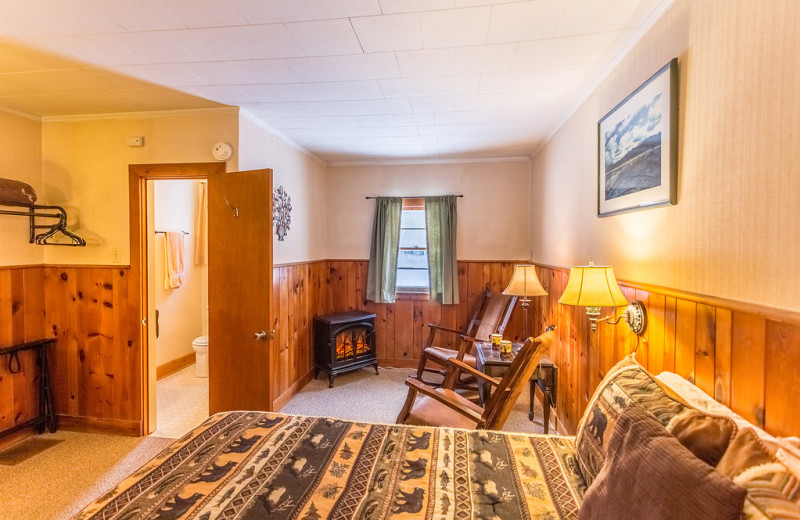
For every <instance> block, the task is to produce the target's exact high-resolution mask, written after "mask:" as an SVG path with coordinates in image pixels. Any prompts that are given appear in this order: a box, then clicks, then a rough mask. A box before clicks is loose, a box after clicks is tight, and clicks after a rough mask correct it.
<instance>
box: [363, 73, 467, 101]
mask: <svg viewBox="0 0 800 520" xmlns="http://www.w3.org/2000/svg"><path fill="white" fill-rule="evenodd" d="M480 78H481V77H480V76H479V75H477V74H473V75H466V76H443V77H438V78H398V79H386V80H381V81H380V82H379V84H380V86H381V90H382V91H383V95H384V96H385V97H386V98H406V97H429V96H456V95H462V94H476V93H477V92H478V86H479V84H480Z"/></svg>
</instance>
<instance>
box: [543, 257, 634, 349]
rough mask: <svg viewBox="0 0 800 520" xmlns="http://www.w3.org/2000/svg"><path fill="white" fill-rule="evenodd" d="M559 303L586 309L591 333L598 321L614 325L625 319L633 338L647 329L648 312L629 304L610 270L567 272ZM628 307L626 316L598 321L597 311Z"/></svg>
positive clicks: (586, 267) (592, 268)
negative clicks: (603, 308)
mask: <svg viewBox="0 0 800 520" xmlns="http://www.w3.org/2000/svg"><path fill="white" fill-rule="evenodd" d="M558 303H563V304H565V305H577V306H580V307H586V314H587V315H588V316H589V321H590V322H591V325H592V332H596V331H597V322H598V321H608V322H609V323H611V324H612V325H616V324H617V323H619V322H620V320H621V319H623V318H624V319H625V321H626V322H627V323H628V326H629V327H630V328H631V331H633V333H634V334H637V335H639V336H641V335H642V334H644V331H645V329H646V328H647V311H646V310H645V308H644V304H643V303H642V302H640V301H639V300H634V301H632V302H630V303H628V300H627V299H626V298H625V296H624V295H623V294H622V291H620V289H619V285H617V278H616V276H614V268H613V267H609V266H599V265H594V263H593V262H589V265H581V266H575V267H573V268H572V269H570V272H569V280H567V286H566V287H565V288H564V292H563V294H562V295H561V298H559V300H558ZM622 305H627V306H628V308H627V309H626V311H625V314H624V315H622V316H619V317H617V319H616V320H615V321H610V320H611V319H612V317H611V316H606V317H605V318H600V307H620V306H622Z"/></svg>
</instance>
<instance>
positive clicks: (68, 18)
mask: <svg viewBox="0 0 800 520" xmlns="http://www.w3.org/2000/svg"><path fill="white" fill-rule="evenodd" d="M26 3H29V4H33V5H32V7H33V6H35V9H37V10H38V11H39V12H40V13H41V14H42V17H46V18H48V19H50V20H52V21H53V24H54V25H56V26H57V27H59V28H60V29H61V30H63V31H64V33H67V34H109V33H115V32H123V31H125V28H124V27H122V26H121V25H120V24H118V23H116V22H115V21H114V20H113V19H112V18H111V17H109V16H107V15H106V14H104V13H103V12H101V11H100V10H98V9H97V8H95V7H94V6H92V5H90V4H89V3H88V2H85V1H83V0H72V1H70V2H52V1H48V0H27V2H26ZM5 15H6V8H5V7H3V16H4V17H5Z"/></svg>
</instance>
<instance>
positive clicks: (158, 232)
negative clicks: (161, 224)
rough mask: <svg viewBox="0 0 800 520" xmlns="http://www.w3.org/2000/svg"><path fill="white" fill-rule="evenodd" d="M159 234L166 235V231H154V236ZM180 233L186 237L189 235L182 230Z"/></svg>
mask: <svg viewBox="0 0 800 520" xmlns="http://www.w3.org/2000/svg"><path fill="white" fill-rule="evenodd" d="M160 233H164V234H166V231H156V234H160ZM181 233H183V234H184V235H188V234H189V233H188V231H183V230H181Z"/></svg>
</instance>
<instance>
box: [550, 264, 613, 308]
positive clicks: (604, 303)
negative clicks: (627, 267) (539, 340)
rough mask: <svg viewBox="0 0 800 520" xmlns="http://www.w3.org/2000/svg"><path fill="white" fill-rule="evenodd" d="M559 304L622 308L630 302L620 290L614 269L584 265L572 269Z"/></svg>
mask: <svg viewBox="0 0 800 520" xmlns="http://www.w3.org/2000/svg"><path fill="white" fill-rule="evenodd" d="M558 303H563V304H565V305H579V306H581V307H620V306H622V305H628V300H626V299H625V296H624V295H623V294H622V291H620V290H619V285H617V277H616V276H614V268H613V267H605V266H595V265H583V266H575V267H573V268H572V269H570V272H569V280H568V281H567V286H566V287H565V288H564V293H563V294H562V295H561V298H560V299H559V300H558Z"/></svg>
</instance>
